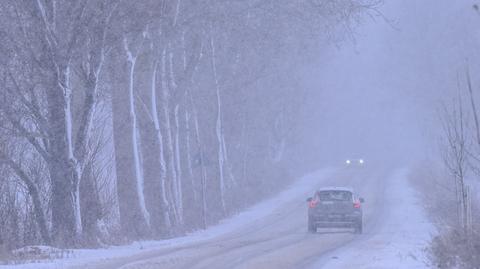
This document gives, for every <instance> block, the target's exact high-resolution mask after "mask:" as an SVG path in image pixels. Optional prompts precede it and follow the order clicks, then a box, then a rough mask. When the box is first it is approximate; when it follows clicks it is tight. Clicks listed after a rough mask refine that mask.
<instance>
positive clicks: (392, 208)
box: [0, 167, 431, 269]
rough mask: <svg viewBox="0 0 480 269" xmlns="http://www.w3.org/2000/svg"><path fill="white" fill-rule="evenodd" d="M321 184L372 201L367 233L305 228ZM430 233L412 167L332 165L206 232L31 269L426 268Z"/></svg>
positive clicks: (366, 208)
mask: <svg viewBox="0 0 480 269" xmlns="http://www.w3.org/2000/svg"><path fill="white" fill-rule="evenodd" d="M321 186H351V187H354V188H355V189H356V190H357V192H358V193H359V194H360V195H361V196H363V197H364V198H365V200H366V203H365V204H364V234H362V235H355V234H353V233H351V232H350V231H348V230H335V229H333V230H319V232H318V233H317V234H309V233H307V232H306V203H305V198H306V197H308V196H310V195H311V194H312V193H313V191H314V190H315V189H316V188H318V187H321ZM430 231H431V227H430V226H429V225H428V224H427V220H426V218H425V216H424V215H423V213H422V209H421V206H420V205H418V203H417V202H416V198H415V195H414V193H413V190H412V189H411V188H410V187H409V185H408V182H407V180H406V176H405V170H397V171H392V170H386V169H384V170H375V169H367V168H366V167H364V168H358V167H357V168H348V169H347V168H342V169H330V170H324V171H320V172H317V173H312V174H310V175H308V176H305V177H304V178H303V179H302V180H300V181H298V182H297V183H295V184H294V185H292V186H291V187H290V188H289V189H288V190H286V191H284V192H282V193H280V194H279V195H277V196H276V197H273V198H272V199H269V200H267V201H265V202H262V203H260V204H259V205H256V206H254V207H252V208H251V209H249V210H247V211H246V212H243V213H241V214H239V215H237V216H235V217H233V218H231V219H229V220H226V221H224V222H223V223H221V224H219V225H218V226H216V227H212V228H210V229H208V230H207V231H203V232H199V233H196V234H193V235H189V236H186V237H183V238H177V239H172V240H166V241H162V242H158V243H157V244H156V243H148V244H147V243H145V246H144V248H143V249H142V250H139V249H138V247H135V246H130V247H123V248H120V249H117V250H115V249H114V250H106V251H105V250H102V251H97V252H95V251H93V250H92V251H86V252H84V253H83V257H81V258H79V259H76V260H75V259H73V260H62V261H57V262H55V263H51V264H37V265H29V266H27V267H25V268H35V269H37V268H71V269H88V268H92V269H93V268H99V269H114V268H115V269H117V268H122V269H135V268H138V269H140V268H141V269H149V268H152V269H153V268H165V269H168V268H172V269H173V268H188V269H191V268H265V269H268V268H425V265H424V263H423V261H424V255H423V253H422V251H421V250H422V249H423V248H424V245H425V243H426V240H428V236H429V233H430ZM79 253H81V252H79ZM89 253H90V254H89ZM102 253H103V254H102ZM102 255H104V256H103V257H102ZM0 268H1V267H0ZM22 268H23V267H22Z"/></svg>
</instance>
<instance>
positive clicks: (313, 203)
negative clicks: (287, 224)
mask: <svg viewBox="0 0 480 269" xmlns="http://www.w3.org/2000/svg"><path fill="white" fill-rule="evenodd" d="M317 204H318V201H317V200H312V201H310V203H308V207H310V208H315V207H316V206H317Z"/></svg>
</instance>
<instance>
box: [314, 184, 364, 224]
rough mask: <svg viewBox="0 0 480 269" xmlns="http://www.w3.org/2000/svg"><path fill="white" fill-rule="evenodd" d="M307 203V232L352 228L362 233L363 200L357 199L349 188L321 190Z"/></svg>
mask: <svg viewBox="0 0 480 269" xmlns="http://www.w3.org/2000/svg"><path fill="white" fill-rule="evenodd" d="M307 202H308V231H309V232H312V233H315V232H317V228H353V229H354V231H355V233H362V228H363V224H362V206H361V203H363V202H364V200H363V198H359V197H357V196H356V195H355V194H354V192H353V190H352V189H350V188H340V187H331V188H322V189H320V190H318V191H316V192H315V195H314V196H313V197H310V198H308V199H307Z"/></svg>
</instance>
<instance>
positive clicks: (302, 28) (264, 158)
mask: <svg viewBox="0 0 480 269" xmlns="http://www.w3.org/2000/svg"><path fill="white" fill-rule="evenodd" d="M378 4H379V3H378V1H377V0H328V1H327V0H300V1H287V0H247V1H231V0H209V1H195V0H160V1H158V0H155V1H154V0H142V1H121V0H72V1H55V0H51V1H47V0H34V1H16V0H7V1H2V2H1V3H0V12H1V16H0V24H1V28H0V52H1V56H0V79H1V84H0V239H1V242H3V244H5V245H6V246H7V247H8V248H16V247H20V246H23V245H28V244H48V245H56V246H61V247H72V246H73V247H75V246H85V245H89V246H92V245H101V244H110V243H114V242H118V240H136V239H147V238H154V239H161V238H166V237H172V236H175V235H179V234H181V233H184V232H186V231H191V230H195V229H201V228H205V227H207V226H208V225H210V224H213V223H216V222H217V221H218V220H220V219H221V218H224V217H226V216H228V215H231V214H232V213H235V212H236V211H238V210H239V209H241V208H244V207H245V206H247V205H249V204H252V203H253V202H255V201H258V200H259V199H260V198H262V197H263V196H265V195H268V194H271V193H273V192H274V191H275V190H278V189H279V188H280V187H281V186H282V185H284V184H285V183H287V182H288V181H289V180H290V179H291V176H290V175H289V171H288V169H286V167H288V162H289V161H290V159H289V158H290V157H289V152H291V151H292V150H293V149H294V148H295V143H293V142H294V141H295V139H299V138H298V137H294V132H292V130H293V129H295V128H296V122H297V121H298V117H299V110H300V108H301V106H302V101H303V95H302V89H299V88H298V87H297V83H296V79H295V76H296V73H295V72H296V70H295V68H296V67H297V66H299V64H301V62H302V61H303V60H304V58H302V57H305V55H307V54H308V51H309V50H310V49H311V48H312V46H313V45H315V44H317V43H318V40H320V39H323V40H327V39H329V38H331V37H332V36H335V35H336V33H344V32H347V31H350V28H351V27H352V26H354V24H355V23H357V22H358V20H359V19H360V18H361V15H362V13H364V12H369V10H371V9H373V8H374V7H375V6H376V5H378Z"/></svg>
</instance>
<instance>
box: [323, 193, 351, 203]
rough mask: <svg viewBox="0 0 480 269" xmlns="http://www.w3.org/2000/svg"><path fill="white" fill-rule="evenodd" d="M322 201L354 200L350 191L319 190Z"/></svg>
mask: <svg viewBox="0 0 480 269" xmlns="http://www.w3.org/2000/svg"><path fill="white" fill-rule="evenodd" d="M317 196H318V199H319V200H320V201H352V193H351V192H349V191H319V192H317Z"/></svg>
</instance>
